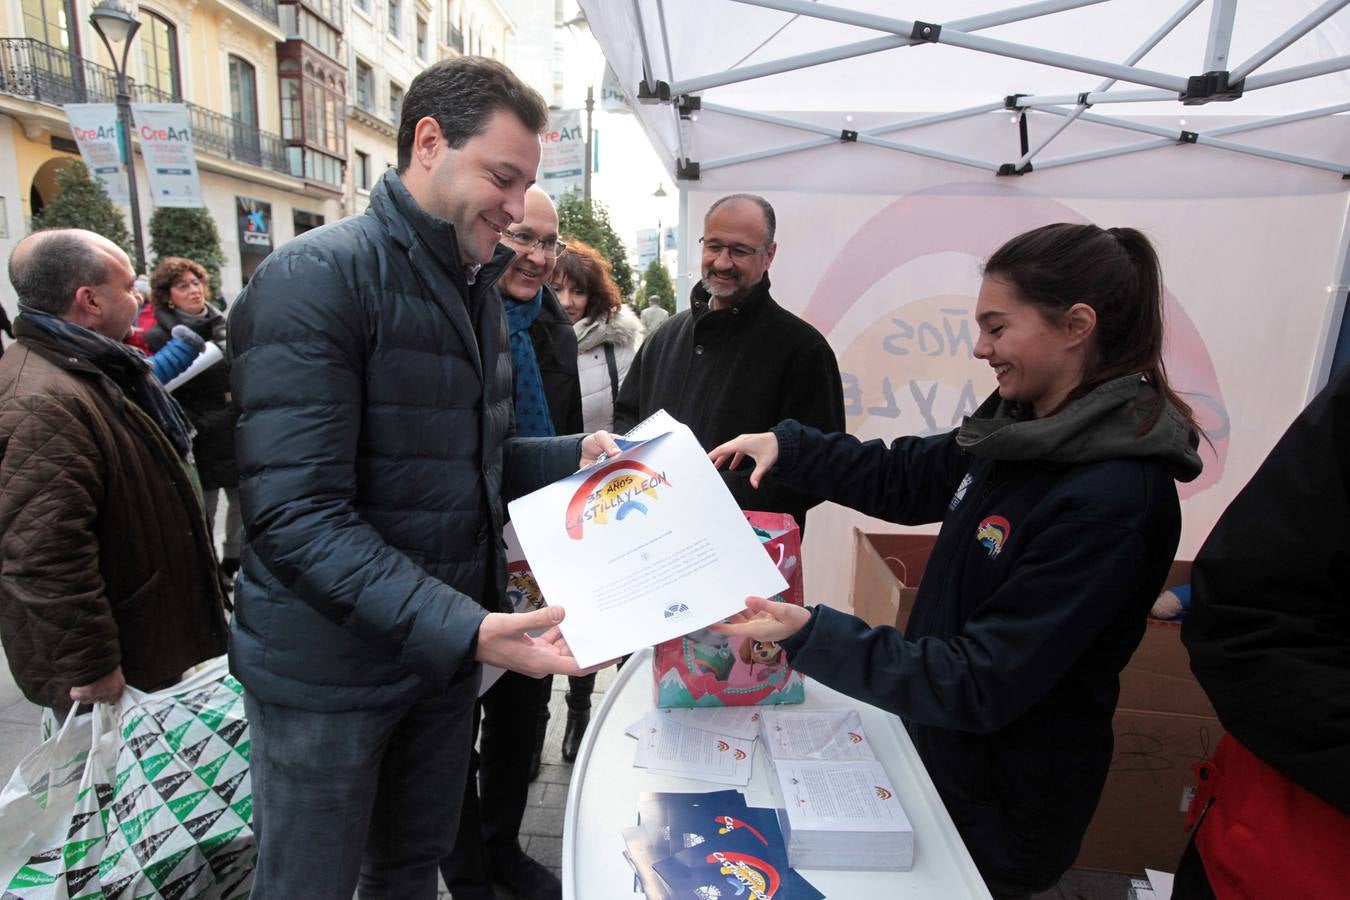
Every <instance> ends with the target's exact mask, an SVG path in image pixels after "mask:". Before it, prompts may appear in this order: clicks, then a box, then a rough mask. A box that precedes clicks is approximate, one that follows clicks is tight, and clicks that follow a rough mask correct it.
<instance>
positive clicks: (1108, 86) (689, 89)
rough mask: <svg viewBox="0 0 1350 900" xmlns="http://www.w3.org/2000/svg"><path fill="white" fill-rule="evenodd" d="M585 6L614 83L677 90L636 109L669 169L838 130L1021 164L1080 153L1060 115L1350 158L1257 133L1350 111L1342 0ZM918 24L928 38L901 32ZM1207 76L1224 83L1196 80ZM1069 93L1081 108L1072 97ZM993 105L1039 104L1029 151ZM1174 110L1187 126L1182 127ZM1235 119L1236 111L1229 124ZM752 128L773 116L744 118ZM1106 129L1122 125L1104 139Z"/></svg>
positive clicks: (813, 139) (1316, 159)
mask: <svg viewBox="0 0 1350 900" xmlns="http://www.w3.org/2000/svg"><path fill="white" fill-rule="evenodd" d="M582 5H583V7H584V8H585V9H586V11H587V14H588V17H589V21H590V23H591V26H592V29H593V30H594V32H595V34H596V37H597V38H598V39H599V40H600V42H601V45H602V47H604V49H605V52H606V55H607V56H608V57H609V59H610V62H611V64H612V65H613V67H614V69H615V71H616V72H617V73H618V76H619V79H620V82H621V83H622V84H623V85H624V87H625V89H626V90H629V91H631V92H632V94H633V95H634V96H640V95H647V96H649V97H665V98H670V102H664V103H660V104H659V105H656V106H648V107H647V108H646V109H645V110H644V111H643V113H644V114H643V118H644V121H645V123H646V124H647V126H648V128H649V130H650V131H651V133H652V135H653V139H654V143H655V144H656V146H657V150H658V151H659V152H660V153H662V155H663V157H664V159H665V160H666V161H667V163H668V164H669V165H670V167H671V169H672V171H675V170H676V169H677V168H684V167H687V164H688V163H690V162H692V163H697V164H698V165H699V172H700V175H702V174H703V173H707V172H710V171H713V170H716V169H722V168H727V167H731V166H737V165H743V164H745V163H751V162H755V161H757V159H758V158H765V157H762V156H761V157H757V158H756V159H746V158H745V157H748V156H753V155H755V154H766V153H773V154H778V153H782V152H784V151H788V152H800V151H804V150H809V149H814V148H816V147H822V146H830V145H832V144H838V143H841V142H843V141H847V140H856V141H858V142H859V143H863V144H870V145H871V146H874V147H881V148H889V149H894V150H897V151H899V152H908V153H913V154H916V155H920V156H924V157H926V158H932V159H944V160H947V161H952V162H957V163H958V164H961V165H965V166H968V167H970V168H971V169H973V170H976V171H984V172H996V171H998V170H999V169H1000V168H1001V167H1003V166H1005V165H1010V166H1011V167H1012V169H1013V170H1014V171H1016V170H1023V169H1024V168H1025V166H1026V163H1027V162H1031V163H1032V165H1033V168H1036V167H1039V168H1046V167H1050V166H1056V165H1067V164H1070V163H1071V162H1083V161H1086V160H1084V159H1081V156H1082V153H1081V152H1074V151H1075V150H1076V149H1078V148H1077V147H1076V146H1075V145H1074V143H1072V142H1068V141H1062V140H1061V139H1060V138H1059V135H1060V133H1061V132H1062V131H1063V132H1066V134H1065V136H1066V137H1068V136H1070V135H1069V134H1068V133H1067V132H1070V131H1071V130H1072V129H1067V128H1065V126H1066V124H1067V123H1066V122H1065V121H1064V120H1065V119H1066V118H1073V119H1075V120H1076V121H1078V122H1079V123H1081V124H1083V125H1087V124H1089V123H1091V124H1095V125H1099V126H1101V128H1099V129H1096V131H1097V133H1096V134H1094V135H1093V137H1092V138H1091V139H1089V140H1088V141H1087V143H1088V144H1089V145H1092V144H1095V145H1096V146H1094V147H1093V150H1094V151H1096V152H1101V151H1102V150H1104V149H1108V148H1110V149H1115V150H1120V149H1122V148H1123V147H1127V146H1128V147H1141V146H1150V147H1161V146H1168V145H1172V144H1175V143H1177V142H1178V141H1179V140H1181V139H1183V132H1189V133H1190V134H1188V135H1187V136H1186V138H1185V139H1187V140H1189V139H1191V138H1190V135H1194V136H1195V138H1194V139H1195V140H1196V142H1197V143H1201V144H1207V145H1208V146H1210V147H1220V148H1224V149H1225V150H1227V151H1228V152H1258V153H1275V154H1281V153H1282V154H1284V155H1286V156H1289V157H1291V161H1297V162H1298V163H1299V164H1302V165H1307V166H1310V167H1313V168H1316V169H1322V170H1326V171H1329V172H1332V173H1334V174H1337V175H1340V174H1345V173H1346V172H1350V156H1348V155H1347V154H1345V153H1341V154H1339V155H1337V154H1334V153H1322V154H1313V153H1310V154H1308V155H1300V154H1298V153H1297V152H1296V151H1297V149H1299V147H1300V143H1299V142H1298V140H1297V138H1296V137H1295V138H1294V144H1293V147H1289V146H1288V141H1281V140H1279V139H1278V138H1273V137H1272V135H1271V134H1262V135H1259V136H1255V135H1253V132H1254V131H1256V130H1261V131H1265V130H1266V129H1268V128H1272V127H1275V128H1279V127H1282V126H1288V125H1293V124H1295V123H1296V122H1301V121H1306V120H1307V119H1305V118H1303V117H1308V118H1310V119H1314V120H1315V119H1317V118H1321V117H1324V116H1327V115H1333V114H1336V113H1341V112H1345V111H1347V110H1350V74H1347V70H1348V69H1350V12H1346V11H1345V10H1344V8H1345V7H1346V6H1347V5H1350V3H1347V2H1346V0H1330V2H1326V3H1322V4H1312V3H1309V2H1306V0H1303V2H1299V0H1281V2H1272V0H1266V2H1254V0H1245V2H1244V3H1243V4H1242V6H1241V9H1240V10H1239V8H1238V3H1237V2H1236V0H1162V2H1160V0H1112V2H1106V0H1043V2H1037V3H1030V4H1027V5H1024V6H1016V7H1013V8H1007V7H1006V5H1005V4H1003V3H988V2H983V3H982V2H974V0H964V2H960V0H956V2H944V3H942V4H938V6H939V7H940V8H941V12H942V14H943V16H944V18H943V19H942V20H930V21H929V22H928V23H927V24H925V23H924V22H923V21H922V20H919V19H906V18H902V17H901V16H900V14H899V13H898V12H897V11H896V10H897V8H898V7H901V6H906V5H909V4H896V3H889V2H875V0H874V2H865V0H854V2H851V3H840V2H828V3H827V2H820V3H813V2H808V0H669V2H666V0H585V2H583V4H582ZM916 26H917V27H916ZM924 33H928V34H930V35H933V36H935V37H936V43H928V42H926V41H925V40H923V39H916V38H913V37H910V35H911V34H916V35H917V34H924ZM1206 73H1214V75H1212V76H1211V77H1210V78H1209V79H1205V78H1204V77H1203V76H1205V74H1206ZM1196 76H1199V77H1196ZM1192 81H1194V83H1192ZM1230 82H1231V83H1235V84H1239V85H1241V91H1240V96H1237V97H1236V98H1235V99H1231V100H1226V99H1209V100H1208V102H1206V100H1207V97H1211V96H1217V97H1224V96H1228V95H1225V94H1224V93H1223V92H1222V90H1221V89H1222V86H1224V85H1226V84H1228V83H1230ZM1207 85H1208V88H1209V90H1211V91H1212V90H1214V89H1215V88H1219V89H1220V90H1219V93H1218V94H1217V95H1210V94H1207V93H1206V86H1207ZM1188 89H1189V90H1190V91H1191V94H1192V95H1191V96H1190V97H1189V100H1188V101H1187V102H1189V103H1197V102H1198V103H1201V105H1185V104H1183V103H1182V101H1181V100H1179V99H1178V98H1179V96H1180V95H1182V94H1183V93H1186V92H1187V91H1188ZM1019 95H1020V96H1019ZM688 97H696V98H697V102H699V103H701V104H702V107H703V108H702V110H699V111H693V110H690V109H688V105H689V104H688V102H687V101H686V102H685V104H684V109H685V112H686V116H685V117H684V118H681V116H680V110H681V100H682V99H684V98H688ZM1014 98H1016V99H1014ZM1080 98H1081V99H1083V100H1085V101H1086V102H1087V103H1088V104H1089V106H1087V107H1082V108H1080V107H1079V104H1078V102H1077V101H1078V100H1079V99H1080ZM1005 105H1008V106H1012V107H1014V108H1015V110H1017V111H1021V110H1031V113H1030V114H1029V115H1028V117H1027V119H1028V121H1027V127H1028V131H1029V132H1030V138H1031V139H1030V142H1029V146H1028V147H1027V148H1026V150H1025V151H1024V150H1023V148H1022V146H1021V141H1020V130H1021V118H1022V117H1021V116H1020V115H1018V116H1010V115H1008V114H1007V111H1006V109H1005ZM1178 114H1180V116H1181V117H1182V118H1191V119H1193V120H1195V121H1192V122H1191V123H1190V124H1189V125H1181V124H1179V122H1178V120H1177V117H1178ZM1216 116H1217V117H1220V119H1221V120H1220V121H1215V122H1211V121H1209V120H1210V119H1211V118H1212V117H1216ZM1233 116H1235V117H1241V120H1240V121H1237V122H1234V121H1232V120H1230V119H1228V118H1226V117H1233ZM1140 117H1153V118H1154V119H1160V121H1150V119H1148V118H1144V119H1141V118H1140ZM972 118H976V119H978V118H991V119H993V120H995V121H996V122H997V123H998V124H999V125H1001V126H1002V127H1001V128H995V129H992V130H991V131H990V132H989V138H990V139H989V140H988V141H985V142H981V144H980V145H979V147H978V149H977V150H976V152H970V151H969V150H968V149H967V145H968V143H969V142H968V141H964V140H962V135H963V134H964V132H966V131H968V130H970V127H971V126H970V123H969V122H968V121H967V120H969V119H972ZM728 120H734V121H728ZM749 122H753V123H756V124H758V125H761V126H770V127H767V128H758V129H755V128H750V129H747V128H746V126H745V123H749ZM1201 122H1204V124H1203V125H1201ZM944 126H946V127H944ZM1107 128H1110V129H1112V130H1115V131H1118V132H1119V133H1118V134H1116V135H1114V136H1113V138H1106V137H1105V136H1104V131H1103V129H1107ZM1088 130H1090V129H1088ZM728 131H731V132H733V133H736V134H737V137H738V140H737V141H736V143H735V146H734V147H728V146H726V145H725V142H724V141H720V140H718V138H719V135H723V134H725V133H726V132H728ZM746 131H749V132H751V135H750V136H753V139H752V140H751V141H749V142H747V141H746V137H747V135H746V134H744V132H746ZM847 132H852V133H854V134H855V135H856V138H854V137H853V136H851V135H847V134H846V133H847ZM1239 133H1241V134H1243V135H1252V136H1253V139H1250V140H1247V139H1238V138H1236V137H1234V135H1236V134H1239ZM774 138H777V140H775V139H774ZM1145 138H1147V139H1145ZM747 143H749V146H748V147H747ZM1079 143H1080V144H1081V143H1082V142H1079ZM1103 144H1106V145H1107V146H1102V145H1103ZM1282 145H1283V146H1282ZM1327 149H1330V148H1327ZM1340 149H1342V150H1344V149H1345V148H1344V147H1342V148H1340ZM738 174H739V173H738ZM870 174H871V173H869V175H870ZM869 189H870V188H869Z"/></svg>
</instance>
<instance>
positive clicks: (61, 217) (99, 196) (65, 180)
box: [33, 159, 136, 259]
mask: <svg viewBox="0 0 1350 900" xmlns="http://www.w3.org/2000/svg"><path fill="white" fill-rule="evenodd" d="M56 188H57V193H56V196H55V197H53V198H52V199H51V200H50V201H49V202H48V203H47V205H46V206H44V207H43V208H42V212H40V213H38V214H37V215H35V216H33V230H34V231H41V230H42V229H44V228H83V229H86V230H87V231H92V232H94V233H96V234H101V235H103V236H104V237H105V238H107V239H108V240H110V241H112V242H113V243H114V244H116V245H117V246H119V247H121V248H122V249H123V250H125V251H126V253H127V256H129V257H132V259H135V255H136V254H135V253H134V252H133V250H132V245H131V232H129V231H128V230H127V223H126V220H125V219H123V218H122V211H121V210H120V209H118V208H117V207H116V206H114V205H113V202H112V201H111V200H109V199H108V192H107V191H105V190H103V185H102V184H101V183H100V182H97V181H95V180H94V179H93V178H91V177H89V170H88V169H86V168H85V166H84V163H83V162H81V161H80V160H77V159H76V160H71V161H70V164H69V165H67V166H63V167H62V168H61V169H60V170H59V171H58V172H57V173H56Z"/></svg>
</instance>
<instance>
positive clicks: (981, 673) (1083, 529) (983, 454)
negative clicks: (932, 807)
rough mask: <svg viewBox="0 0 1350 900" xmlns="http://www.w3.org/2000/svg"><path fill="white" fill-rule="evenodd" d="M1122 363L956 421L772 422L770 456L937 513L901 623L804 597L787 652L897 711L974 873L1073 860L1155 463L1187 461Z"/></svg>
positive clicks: (1156, 576) (1149, 581) (1170, 426)
mask: <svg viewBox="0 0 1350 900" xmlns="http://www.w3.org/2000/svg"><path fill="white" fill-rule="evenodd" d="M1152 396H1153V391H1152V389H1151V388H1150V387H1149V386H1148V385H1147V384H1146V383H1144V382H1143V381H1142V379H1140V378H1139V377H1138V376H1127V377H1124V378H1120V379H1116V380H1114V381H1111V382H1107V383H1106V384H1103V385H1101V386H1099V387H1098V388H1096V389H1095V390H1093V391H1091V392H1090V393H1088V394H1086V395H1085V396H1083V397H1080V398H1079V399H1077V400H1074V401H1072V402H1071V403H1069V404H1067V405H1066V406H1065V407H1064V408H1063V409H1062V410H1060V411H1059V412H1057V413H1055V414H1054V415H1051V416H1048V417H1046V418H1044V419H1034V418H1031V417H1030V416H1028V415H1027V414H1026V413H1025V412H1024V411H1023V410H1021V409H1020V408H1019V407H1017V406H1015V405H1012V404H1009V403H1007V402H1005V401H1003V400H1001V399H1000V398H999V396H998V395H997V393H996V394H994V395H993V396H992V397H990V398H989V400H987V401H986V402H985V403H984V404H983V405H981V407H980V408H979V409H978V410H977V411H976V412H975V413H974V414H973V415H972V416H970V417H969V418H968V419H967V420H966V422H965V424H964V425H963V427H962V428H961V429H960V430H958V431H954V432H950V433H948V434H942V435H936V436H933V437H927V438H915V437H909V438H901V439H899V440H897V441H895V442H894V443H892V444H891V445H890V447H887V446H885V445H884V444H883V443H882V442H881V441H868V442H866V443H862V442H859V441H858V440H857V439H856V438H853V437H851V436H849V435H846V434H833V435H825V434H821V433H820V432H818V431H815V430H813V429H809V428H804V427H802V426H801V425H799V424H798V423H796V422H785V423H782V424H780V425H779V426H778V427H776V428H775V429H774V433H775V434H776V435H777V437H778V441H779V447H780V455H779V461H778V464H777V467H776V468H775V471H776V472H777V473H778V475H779V477H780V478H781V479H783V480H784V481H786V482H787V483H789V484H799V485H803V486H804V485H810V486H811V487H812V488H813V489H815V490H816V491H819V492H820V493H821V494H822V495H824V496H825V497H826V498H828V499H830V500H834V501H835V502H838V503H843V504H846V505H848V506H851V507H853V508H854V509H857V510H859V511H860V512H863V513H865V514H867V515H870V516H876V517H879V518H883V519H886V520H888V521H891V522H895V523H898V524H904V525H919V524H924V523H928V522H935V521H941V522H942V529H941V531H940V532H939V534H938V538H937V542H936V544H935V545H934V548H933V552H932V555H931V556H930V558H929V561H928V567H927V570H926V575H925V577H924V579H923V581H922V583H921V584H920V586H919V592H918V596H917V597H916V598H915V605H914V611H913V613H912V615H911V617H910V620H909V624H908V627H907V630H906V633H905V634H903V635H901V634H900V632H898V631H896V630H895V629H894V628H886V627H883V628H874V629H870V630H869V629H868V627H867V626H866V625H865V624H864V623H863V622H862V621H861V620H859V619H857V618H854V617H852V616H849V615H846V614H844V613H841V612H838V611H835V610H832V609H828V608H825V607H816V608H815V609H814V610H813V612H812V617H811V620H810V623H809V624H808V626H807V627H806V628H804V629H802V630H801V631H800V632H798V633H797V634H796V635H793V636H792V637H791V638H789V639H788V640H787V641H784V642H782V643H783V647H784V649H785V650H786V651H787V652H788V655H789V658H790V660H791V662H792V665H793V666H794V667H797V668H798V669H800V670H801V671H803V672H805V673H806V674H808V675H810V676H811V677H813V678H817V679H819V680H820V681H822V682H824V683H826V684H828V685H830V686H831V687H833V688H835V689H837V690H840V691H842V692H844V693H847V694H849V695H851V696H854V697H858V698H860V699H862V700H865V701H867V702H869V703H873V704H875V705H877V706H879V707H881V708H883V709H886V710H889V711H891V712H893V713H895V714H897V715H899V716H901V717H902V718H903V719H904V720H905V724H906V726H907V728H908V730H909V733H910V736H911V737H912V739H913V741H914V745H915V747H916V749H917V750H918V751H919V755H920V756H921V757H922V759H923V761H924V765H925V766H927V768H928V771H929V773H930V774H931V775H932V777H933V781H934V783H935V785H936V786H937V789H938V792H939V794H940V795H941V796H942V799H943V802H944V803H945V804H946V806H947V810H948V812H949V813H950V814H951V816H952V819H953V820H954V821H955V823H956V826H957V828H958V830H959V831H960V832H961V835H962V837H963V838H964V840H965V843H966V846H967V848H969V850H970V853H971V856H972V857H973V858H974V860H975V863H976V865H977V866H978V867H979V869H980V872H981V874H982V875H983V876H984V878H985V880H986V882H987V883H988V884H989V886H990V888H991V889H992V890H994V891H995V892H1006V893H1034V892H1037V891H1041V890H1045V889H1046V888H1048V887H1049V886H1050V885H1051V884H1053V883H1054V882H1055V880H1056V879H1058V878H1059V876H1060V875H1061V874H1062V873H1063V872H1064V871H1065V870H1066V869H1067V868H1068V867H1069V866H1070V865H1071V864H1072V863H1073V860H1074V858H1075V857H1076V856H1077V853H1078V848H1079V845H1080V843H1081V841H1082V836H1083V833H1084V831H1085V830H1086V829H1087V826H1088V822H1089V821H1090V820H1091V818H1092V814H1093V811H1094V810H1095V809H1096V805H1097V801H1098V799H1099V797H1100V795H1101V789H1102V785H1103V784H1104V782H1105V779H1106V772H1107V768H1108V766H1109V764H1110V761H1111V753H1112V731H1111V718H1112V715H1113V713H1114V711H1115V705H1116V699H1117V697H1118V695H1119V690H1120V689H1119V680H1118V676H1119V673H1120V671H1121V669H1123V668H1124V667H1125V664H1126V662H1128V660H1129V658H1130V656H1131V654H1133V652H1134V650H1135V648H1136V646H1138V644H1139V641H1140V639H1141V637H1142V636H1143V631H1144V625H1145V619H1146V617H1147V614H1148V610H1149V607H1150V606H1151V604H1152V603H1153V601H1154V599H1155V598H1156V597H1157V594H1158V591H1159V589H1160V588H1161V587H1162V584H1163V581H1164V580H1165V578H1166V576H1167V571H1168V567H1169V566H1170V564H1171V562H1172V558H1173V555H1174V554H1175V552H1176V547H1177V541H1178V540H1179V538H1180V533H1181V513H1180V506H1179V503H1178V501H1177V491H1176V485H1175V484H1174V482H1173V479H1180V480H1183V481H1189V480H1191V479H1193V478H1195V477H1196V476H1197V475H1198V474H1199V472H1200V465H1201V464H1200V458H1199V456H1198V454H1197V453H1196V451H1195V446H1196V437H1195V434H1194V432H1193V431H1191V430H1190V429H1189V427H1188V425H1187V423H1186V420H1185V419H1184V418H1183V417H1182V416H1181V415H1180V414H1179V413H1178V412H1177V411H1176V410H1175V409H1173V408H1171V407H1170V406H1168V407H1166V408H1165V410H1164V413H1163V415H1162V416H1161V417H1160V418H1159V420H1158V422H1157V423H1156V424H1155V425H1154V426H1153V427H1152V428H1151V429H1150V430H1148V431H1147V433H1145V434H1142V435H1141V434H1140V433H1139V428H1140V424H1141V418H1142V417H1141V414H1140V412H1139V404H1140V403H1143V402H1147V401H1148V400H1149V399H1151V398H1152Z"/></svg>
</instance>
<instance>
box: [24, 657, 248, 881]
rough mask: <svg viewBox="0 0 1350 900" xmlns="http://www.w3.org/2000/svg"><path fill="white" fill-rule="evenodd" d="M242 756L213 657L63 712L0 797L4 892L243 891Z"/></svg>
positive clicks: (228, 686) (224, 675)
mask: <svg viewBox="0 0 1350 900" xmlns="http://www.w3.org/2000/svg"><path fill="white" fill-rule="evenodd" d="M248 751H249V737H248V723H247V721H246V720H245V718H244V702H243V688H242V686H241V685H240V684H239V682H237V681H235V680H234V678H233V677H231V676H230V675H229V674H228V672H227V670H226V663H225V658H224V657H220V658H219V659H216V660H212V661H211V662H210V663H208V664H206V665H204V666H202V667H201V668H199V670H198V671H196V672H194V673H193V674H192V675H191V676H190V677H189V678H187V679H185V680H184V681H182V682H180V683H179V684H178V685H175V686H174V687H172V688H169V689H167V690H164V691H160V692H157V693H153V694H146V693H142V692H140V691H137V690H135V689H131V688H129V689H127V691H126V693H125V694H124V695H123V697H122V699H121V700H120V701H119V702H118V704H117V705H116V706H111V705H109V704H102V703H100V704H97V705H96V706H95V707H94V710H93V712H92V713H90V714H89V715H86V716H76V715H75V714H74V712H72V713H71V715H70V716H69V717H67V719H66V721H65V723H64V724H63V725H62V726H61V729H60V731H59V732H58V733H57V734H56V735H55V737H53V738H51V739H49V740H47V741H46V742H44V743H43V744H42V745H41V746H39V747H38V748H37V750H35V751H33V753H31V754H29V756H28V757H27V758H26V759H25V760H24V761H23V762H21V763H20V764H19V767H18V768H17V769H16V770H15V772H14V775H13V776H12V777H11V778H10V780H9V783H8V784H7V785H6V787H5V789H4V791H3V792H2V793H0V890H3V891H4V893H3V897H5V898H8V897H23V898H41V900H78V898H94V897H101V898H104V900H119V898H125V900H131V898H162V900H179V898H189V897H190V898H193V900H196V898H199V897H201V898H229V900H233V898H242V897H247V896H248V893H249V889H250V888H251V886H252V881H253V869H254V866H255V863H256V859H257V851H256V848H255V845H254V842H253V831H252V827H251V822H252V817H253V806H252V794H251V790H250V785H249V777H248Z"/></svg>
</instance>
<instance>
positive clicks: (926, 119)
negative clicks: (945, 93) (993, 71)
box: [859, 103, 1004, 136]
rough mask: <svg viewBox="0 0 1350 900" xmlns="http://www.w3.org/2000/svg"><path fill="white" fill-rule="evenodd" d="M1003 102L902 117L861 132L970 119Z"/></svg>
mask: <svg viewBox="0 0 1350 900" xmlns="http://www.w3.org/2000/svg"><path fill="white" fill-rule="evenodd" d="M1003 108H1004V106H1003V104H1002V103H984V104H981V105H980V106H970V107H967V108H966V109H957V110H953V111H952V112H949V113H934V114H933V115H931V116H920V117H919V118H917V119H902V120H900V121H899V122H888V123H887V124H885V125H877V126H875V127H873V128H866V129H863V130H862V131H860V132H859V133H860V134H870V135H873V136H880V135H883V134H890V133H891V132H894V131H904V130H906V129H909V128H922V127H923V126H924V125H936V124H938V123H939V122H951V121H953V120H956V119H968V118H971V117H972V116H982V115H984V114H985V113H991V112H994V111H995V110H999V109H1003Z"/></svg>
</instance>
